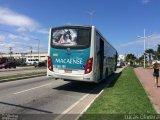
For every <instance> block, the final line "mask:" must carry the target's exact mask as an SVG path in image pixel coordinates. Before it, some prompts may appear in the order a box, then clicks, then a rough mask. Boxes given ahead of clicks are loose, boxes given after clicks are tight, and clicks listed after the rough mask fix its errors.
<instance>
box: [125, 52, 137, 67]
mask: <svg viewBox="0 0 160 120" xmlns="http://www.w3.org/2000/svg"><path fill="white" fill-rule="evenodd" d="M135 60H136V57H135V55H134V54H127V56H126V61H127V62H130V64H131V65H132V64H133V63H134V62H135Z"/></svg>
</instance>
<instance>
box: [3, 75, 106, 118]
mask: <svg viewBox="0 0 160 120" xmlns="http://www.w3.org/2000/svg"><path fill="white" fill-rule="evenodd" d="M106 84H107V82H104V83H101V84H94V83H86V82H68V81H63V80H54V79H50V78H47V77H45V76H43V77H37V78H30V79H25V80H19V81H12V82H5V83H0V113H1V114H6V113H8V114H23V115H31V114H32V116H33V115H38V116H40V115H42V114H45V115H47V117H50V118H51V119H53V118H56V117H57V116H59V115H60V114H62V113H65V111H67V110H68V109H69V108H70V107H71V106H73V105H74V104H75V103H76V102H77V101H80V100H82V99H83V98H84V96H86V94H90V93H92V94H95V95H97V94H99V92H101V90H102V89H103V88H104V87H105V86H106ZM94 90H96V91H94ZM85 106H87V105H85ZM45 115H44V116H45ZM44 116H43V115H42V116H41V118H43V117H44ZM25 118H27V117H25ZM47 119H49V118H47Z"/></svg>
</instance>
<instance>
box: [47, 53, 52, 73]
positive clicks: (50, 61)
mask: <svg viewBox="0 0 160 120" xmlns="http://www.w3.org/2000/svg"><path fill="white" fill-rule="evenodd" d="M48 69H49V70H50V71H53V64H52V59H51V57H50V56H48Z"/></svg>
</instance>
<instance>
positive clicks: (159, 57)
mask: <svg viewBox="0 0 160 120" xmlns="http://www.w3.org/2000/svg"><path fill="white" fill-rule="evenodd" d="M157 58H158V60H160V44H158V48H157Z"/></svg>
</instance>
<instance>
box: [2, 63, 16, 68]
mask: <svg viewBox="0 0 160 120" xmlns="http://www.w3.org/2000/svg"><path fill="white" fill-rule="evenodd" d="M2 68H5V69H7V68H9V69H11V68H16V63H15V62H5V63H3V64H0V69H2Z"/></svg>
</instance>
